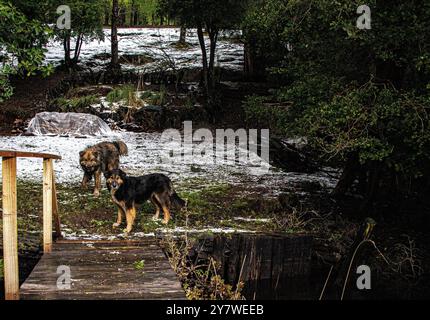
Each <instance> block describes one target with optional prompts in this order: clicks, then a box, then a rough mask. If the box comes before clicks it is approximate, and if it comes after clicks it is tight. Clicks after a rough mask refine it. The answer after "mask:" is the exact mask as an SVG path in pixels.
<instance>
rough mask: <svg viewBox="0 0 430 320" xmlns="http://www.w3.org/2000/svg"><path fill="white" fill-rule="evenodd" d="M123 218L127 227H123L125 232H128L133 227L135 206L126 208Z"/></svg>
mask: <svg viewBox="0 0 430 320" xmlns="http://www.w3.org/2000/svg"><path fill="white" fill-rule="evenodd" d="M125 218H126V219H127V228H126V229H125V232H126V233H130V232H131V230H132V229H133V224H134V219H136V208H135V207H134V206H133V207H131V208H130V209H127V211H126V213H125Z"/></svg>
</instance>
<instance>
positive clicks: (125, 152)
mask: <svg viewBox="0 0 430 320" xmlns="http://www.w3.org/2000/svg"><path fill="white" fill-rule="evenodd" d="M112 143H113V144H114V146H115V147H116V148H117V149H118V152H119V155H120V156H126V155H128V148H127V145H126V144H125V143H124V142H122V141H114V142H112Z"/></svg>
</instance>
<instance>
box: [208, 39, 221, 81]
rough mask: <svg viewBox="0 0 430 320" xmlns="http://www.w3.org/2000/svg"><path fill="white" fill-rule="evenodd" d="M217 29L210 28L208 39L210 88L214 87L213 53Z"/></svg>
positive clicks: (214, 51)
mask: <svg viewBox="0 0 430 320" xmlns="http://www.w3.org/2000/svg"><path fill="white" fill-rule="evenodd" d="M218 33H219V31H218V30H210V31H209V40H210V55H209V71H208V73H209V85H210V89H213V88H214V87H215V80H216V79H215V75H214V70H215V53H216V45H217V42H218Z"/></svg>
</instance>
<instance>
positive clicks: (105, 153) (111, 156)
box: [79, 141, 128, 197]
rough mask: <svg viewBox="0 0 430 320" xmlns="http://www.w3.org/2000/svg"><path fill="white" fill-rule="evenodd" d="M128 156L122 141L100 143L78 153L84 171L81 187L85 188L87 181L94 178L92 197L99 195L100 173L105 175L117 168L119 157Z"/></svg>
mask: <svg viewBox="0 0 430 320" xmlns="http://www.w3.org/2000/svg"><path fill="white" fill-rule="evenodd" d="M127 154H128V148H127V145H126V144H125V143H124V142H122V141H114V142H101V143H98V144H96V145H94V146H91V147H88V148H86V149H85V150H83V151H81V152H80V153H79V163H80V164H81V167H82V169H83V170H84V178H83V179H82V187H83V188H86V187H87V184H88V181H91V180H92V178H93V177H94V179H95V188H94V196H96V197H98V196H99V195H100V189H101V186H102V173H103V174H106V173H107V172H110V171H112V170H115V169H118V168H119V158H120V156H125V155H127Z"/></svg>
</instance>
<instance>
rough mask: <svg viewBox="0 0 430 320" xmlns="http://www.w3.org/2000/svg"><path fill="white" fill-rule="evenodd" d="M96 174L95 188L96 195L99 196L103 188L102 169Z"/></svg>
mask: <svg viewBox="0 0 430 320" xmlns="http://www.w3.org/2000/svg"><path fill="white" fill-rule="evenodd" d="M94 176H95V180H96V181H95V188H94V196H95V197H98V196H100V190H101V188H102V172H101V170H100V169H99V170H97V171H96V173H95V174H94Z"/></svg>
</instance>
